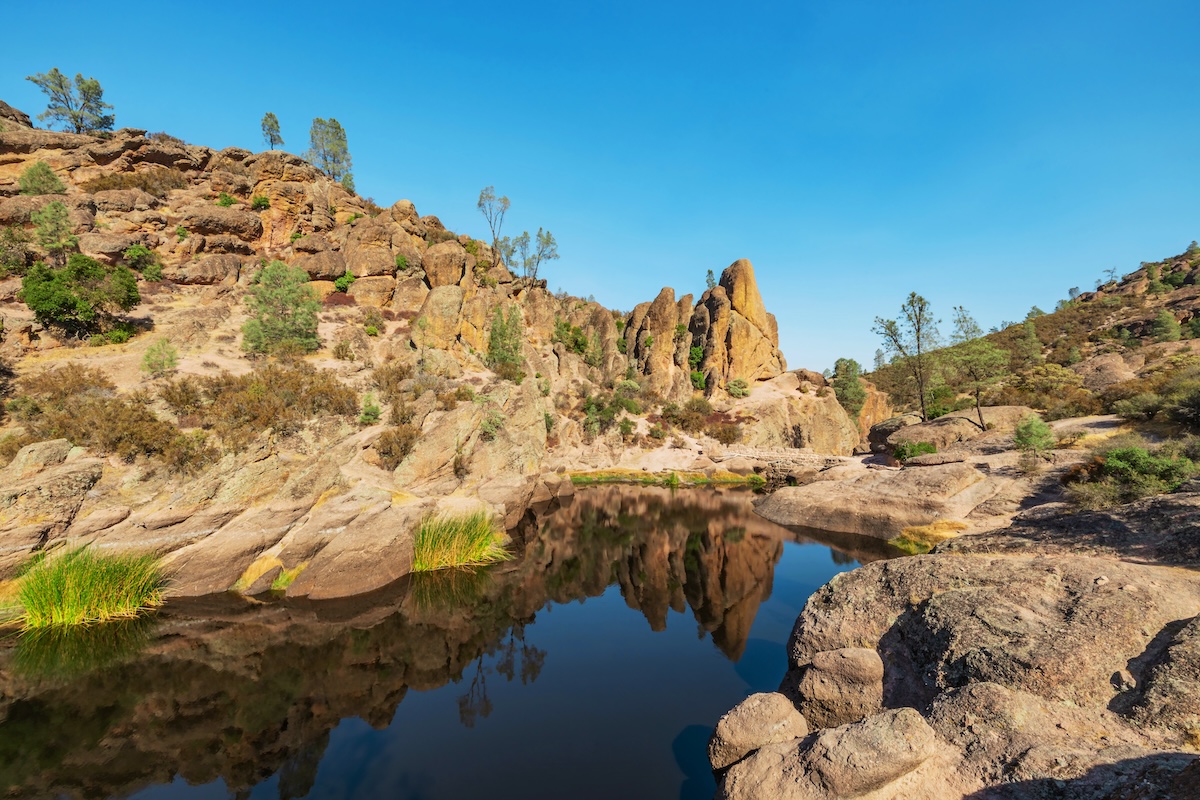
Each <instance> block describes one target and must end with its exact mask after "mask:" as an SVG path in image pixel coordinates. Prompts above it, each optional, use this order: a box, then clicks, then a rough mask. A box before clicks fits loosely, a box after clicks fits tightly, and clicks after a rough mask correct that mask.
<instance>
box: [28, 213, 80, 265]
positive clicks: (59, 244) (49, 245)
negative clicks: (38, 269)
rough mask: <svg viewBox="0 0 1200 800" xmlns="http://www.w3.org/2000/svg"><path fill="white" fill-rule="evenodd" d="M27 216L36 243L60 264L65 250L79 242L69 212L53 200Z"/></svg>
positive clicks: (65, 252) (64, 257)
mask: <svg viewBox="0 0 1200 800" xmlns="http://www.w3.org/2000/svg"><path fill="white" fill-rule="evenodd" d="M29 218H30V220H31V221H32V222H33V225H34V229H33V232H34V235H35V236H36V237H37V242H38V244H40V245H41V246H42V247H44V248H45V249H46V252H47V253H49V254H50V257H51V259H52V260H53V261H54V263H55V264H60V265H61V264H62V263H63V261H65V260H66V254H67V251H68V250H73V249H74V248H75V246H76V245H78V244H79V237H78V236H76V235H75V234H74V233H72V231H73V230H74V228H75V226H74V225H73V224H72V223H71V212H70V211H68V210H67V207H66V206H65V205H64V204H62V203H60V202H59V201H58V200H55V201H54V202H52V203H47V204H46V206H45V207H43V208H42V209H41V210H40V211H34V212H33V213H32V214H30V215H29Z"/></svg>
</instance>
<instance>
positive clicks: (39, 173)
mask: <svg viewBox="0 0 1200 800" xmlns="http://www.w3.org/2000/svg"><path fill="white" fill-rule="evenodd" d="M19 181H20V185H21V194H66V193H67V187H66V186H63V182H62V181H60V180H59V179H58V176H57V175H55V174H54V170H52V169H50V165H49V164H47V163H46V162H45V161H38V162H36V163H34V164H31V165H30V166H29V167H28V168H26V170H25V171H24V172H22V173H21V177H20V179H19Z"/></svg>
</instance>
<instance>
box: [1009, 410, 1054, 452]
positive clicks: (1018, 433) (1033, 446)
mask: <svg viewBox="0 0 1200 800" xmlns="http://www.w3.org/2000/svg"><path fill="white" fill-rule="evenodd" d="M1056 441H1057V440H1056V439H1055V436H1054V431H1052V430H1051V429H1050V426H1049V425H1047V424H1046V423H1045V422H1043V421H1042V418H1041V417H1039V416H1037V415H1035V414H1029V415H1027V416H1026V417H1025V418H1024V419H1022V420H1021V421H1020V422H1018V423H1017V426H1016V428H1015V429H1014V430H1013V445H1014V446H1015V447H1016V448H1017V449H1018V450H1020V451H1022V452H1025V453H1033V454H1034V455H1039V456H1040V455H1042V454H1044V453H1046V452H1047V451H1049V450H1053V449H1054V444H1055V442H1056Z"/></svg>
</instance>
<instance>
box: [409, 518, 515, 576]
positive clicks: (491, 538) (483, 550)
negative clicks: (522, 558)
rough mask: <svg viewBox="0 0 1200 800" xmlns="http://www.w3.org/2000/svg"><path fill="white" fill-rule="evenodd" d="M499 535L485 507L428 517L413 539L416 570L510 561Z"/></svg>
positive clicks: (414, 569) (426, 570)
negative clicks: (469, 511) (469, 512)
mask: <svg viewBox="0 0 1200 800" xmlns="http://www.w3.org/2000/svg"><path fill="white" fill-rule="evenodd" d="M499 535H500V532H499V531H498V530H497V529H496V525H495V523H494V522H493V521H492V517H491V515H490V514H488V513H487V512H486V511H476V512H474V513H471V514H442V515H437V516H429V517H426V518H425V519H424V520H422V521H421V525H420V526H419V527H418V528H417V536H416V540H415V541H414V542H413V572H429V571H430V570H435V569H446V568H447V567H461V566H467V565H471V564H492V563H495V562H497V561H507V560H509V559H510V558H512V555H511V554H510V553H509V552H508V551H507V550H505V549H504V546H503V545H502V544H500V541H499Z"/></svg>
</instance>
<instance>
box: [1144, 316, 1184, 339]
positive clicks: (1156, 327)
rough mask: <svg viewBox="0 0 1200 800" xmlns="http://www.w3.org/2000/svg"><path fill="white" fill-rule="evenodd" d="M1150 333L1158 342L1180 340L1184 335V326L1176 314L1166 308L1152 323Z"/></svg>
mask: <svg viewBox="0 0 1200 800" xmlns="http://www.w3.org/2000/svg"><path fill="white" fill-rule="evenodd" d="M1150 335H1151V336H1153V337H1154V341H1156V342H1178V341H1179V339H1180V338H1181V337H1182V336H1183V328H1182V327H1181V326H1180V325H1179V321H1178V320H1176V319H1175V315H1174V314H1172V313H1171V312H1170V311H1167V310H1166V309H1165V308H1164V309H1163V310H1161V311H1159V312H1158V316H1156V317H1155V318H1154V321H1153V322H1151V323H1150Z"/></svg>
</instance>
